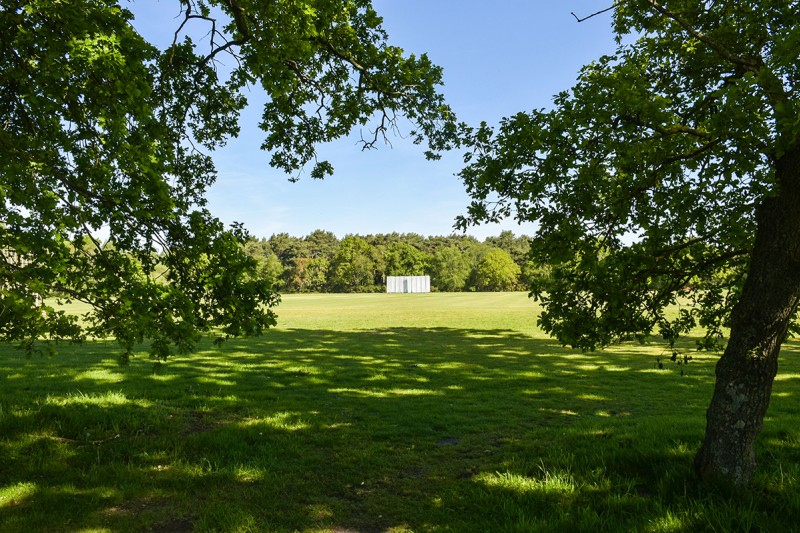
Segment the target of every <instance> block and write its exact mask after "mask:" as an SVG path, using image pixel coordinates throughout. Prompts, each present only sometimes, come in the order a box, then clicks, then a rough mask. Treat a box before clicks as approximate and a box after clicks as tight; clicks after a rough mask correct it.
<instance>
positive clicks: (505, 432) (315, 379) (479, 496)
mask: <svg viewBox="0 0 800 533" xmlns="http://www.w3.org/2000/svg"><path fill="white" fill-rule="evenodd" d="M278 311H279V315H280V318H279V322H280V325H279V327H278V328H276V329H274V330H270V331H269V332H268V333H267V334H266V335H265V336H263V337H261V338H256V339H244V340H233V341H229V342H227V343H225V344H223V345H222V347H220V348H215V347H213V346H212V345H211V344H210V343H209V344H207V345H204V346H202V347H201V349H200V350H199V352H198V353H196V354H194V355H192V356H187V357H181V358H175V359H171V360H170V361H169V362H167V363H166V364H154V363H153V362H152V361H151V360H149V359H148V358H147V357H146V356H145V355H141V356H140V357H136V358H134V359H133V360H132V361H131V363H130V365H129V366H127V367H119V366H118V365H117V363H116V356H117V350H116V347H115V345H114V344H113V343H110V342H91V343H87V344H84V345H81V346H77V347H75V346H69V345H65V346H62V347H61V348H60V351H59V353H58V354H57V355H55V356H44V355H34V356H32V357H31V358H25V357H24V355H22V354H20V353H19V352H16V351H15V350H13V349H12V348H10V347H7V346H0V531H9V532H18V531H23V532H36V531H48V532H49V531H178V532H180V531H314V532H323V531H335V532H377V531H393V532H406V531H459V532H461V531H476V532H478V531H481V532H483V531H520V532H522V531H526V532H527V531H559V532H560V531H587V532H588V531H592V532H595V531H652V532H668V531H670V532H671V531H715V532H723V531H764V532H766V531H792V530H795V531H796V530H798V529H797V528H798V527H800V526H798V522H797V519H798V517H800V467H799V466H798V462H800V461H799V460H800V415H798V413H797V401H798V394H800V364H798V356H797V349H798V346H797V345H796V344H795V343H791V342H790V343H788V345H787V347H786V348H785V350H784V354H783V359H782V368H781V371H780V374H779V376H778V379H777V381H776V383H775V388H774V393H773V402H772V405H771V407H770V411H769V413H768V418H767V420H766V423H765V429H764V432H763V434H762V437H761V440H760V444H759V446H760V448H759V459H760V470H759V475H758V477H757V479H756V482H755V485H754V488H753V490H752V491H751V492H750V493H748V494H744V495H741V494H740V495H727V494H722V493H718V492H714V491H711V490H709V489H704V488H702V487H698V486H697V485H696V483H695V481H694V479H693V476H692V473H691V468H690V464H691V459H692V456H693V453H694V452H695V451H696V448H697V446H698V444H699V441H700V439H701V437H702V433H703V428H704V423H705V421H704V413H705V408H706V406H707V404H708V401H709V399H710V395H711V392H712V387H713V365H714V360H715V358H714V357H713V356H711V355H698V354H694V353H693V354H692V355H693V356H694V359H693V360H692V362H691V363H689V364H688V365H685V366H678V365H675V364H673V363H668V364H667V365H666V366H665V368H664V369H662V370H659V369H658V368H657V365H656V358H657V357H663V356H664V355H665V350H664V349H663V347H661V346H659V345H658V344H655V343H654V344H652V345H648V346H639V345H622V346H618V347H615V348H613V349H609V350H606V351H602V352H596V353H590V354H583V353H580V352H576V351H572V350H569V349H566V348H562V347H560V346H559V345H558V344H557V343H556V342H554V341H552V340H550V339H548V338H547V337H546V336H544V335H543V334H542V333H541V332H540V331H538V330H537V329H536V328H535V315H536V307H535V304H534V303H533V302H531V301H530V300H528V299H527V297H526V296H525V295H524V294H521V293H504V294H420V295H415V294H411V295H387V294H365V295H289V296H285V297H284V301H283V303H282V304H281V306H280V308H279V310H278ZM691 345H692V344H691V342H690V341H689V340H687V343H686V346H685V348H686V349H689V348H690V347H691ZM681 371H683V372H681Z"/></svg>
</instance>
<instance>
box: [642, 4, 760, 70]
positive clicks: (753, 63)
mask: <svg viewBox="0 0 800 533" xmlns="http://www.w3.org/2000/svg"><path fill="white" fill-rule="evenodd" d="M647 2H648V3H649V4H650V5H651V6H653V9H655V10H656V11H658V12H659V13H661V14H662V15H664V16H665V17H667V18H669V19H672V20H674V21H675V22H677V23H678V24H679V25H680V26H681V27H682V28H683V29H684V30H686V32H687V33H689V35H691V36H692V37H694V38H695V39H697V40H698V41H700V42H701V43H703V44H705V45H707V46H708V47H709V48H711V49H712V50H714V51H715V52H716V53H717V54H719V55H720V56H722V57H723V58H725V59H727V60H728V61H730V62H731V63H734V64H736V65H740V66H742V67H744V68H746V69H747V70H750V71H752V72H754V73H758V72H759V71H760V70H761V65H762V61H761V58H746V57H741V56H739V55H737V54H735V53H733V52H732V51H730V50H729V49H728V48H726V47H725V46H724V45H723V44H722V43H721V42H719V41H717V40H716V39H714V38H712V37H710V36H709V35H707V34H705V33H703V32H702V31H700V30H698V29H697V28H695V27H694V26H693V25H692V24H691V23H690V22H689V21H688V20H686V18H684V17H683V16H681V15H679V14H678V13H675V12H674V11H670V10H669V9H667V8H666V7H664V6H663V5H661V4H660V3H659V2H658V0H647Z"/></svg>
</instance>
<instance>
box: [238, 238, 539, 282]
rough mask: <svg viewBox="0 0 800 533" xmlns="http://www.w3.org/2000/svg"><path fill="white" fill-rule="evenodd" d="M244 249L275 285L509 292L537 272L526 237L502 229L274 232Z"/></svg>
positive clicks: (249, 241) (262, 275)
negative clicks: (403, 279) (396, 282)
mask: <svg viewBox="0 0 800 533" xmlns="http://www.w3.org/2000/svg"><path fill="white" fill-rule="evenodd" d="M244 248H245V252H246V253H247V254H248V255H249V256H251V257H253V258H255V259H256V261H258V264H259V268H258V273H259V276H261V277H262V278H263V279H265V280H268V281H269V282H270V283H272V285H273V288H274V289H275V290H277V291H279V292H284V293H291V292H382V291H384V290H385V289H386V277H387V276H424V275H429V276H430V277H431V288H432V290H434V291H442V292H458V291H514V290H523V289H525V288H526V287H527V286H529V281H530V279H531V277H532V276H535V275H536V274H537V272H536V271H535V268H534V267H533V266H532V264H531V263H529V262H528V252H529V250H530V239H529V238H528V237H526V236H515V235H514V233H513V232H511V231H503V232H502V233H500V235H499V236H497V237H489V238H487V239H485V240H484V241H483V242H481V241H479V240H478V239H476V238H474V237H470V236H467V235H450V236H447V237H442V236H436V237H423V236H421V235H418V234H416V233H402V234H400V233H390V234H377V235H363V236H362V235H347V236H345V237H344V238H342V239H341V240H340V239H338V238H337V237H336V236H335V235H334V234H333V233H331V232H329V231H323V230H316V231H314V232H312V233H310V234H309V235H306V236H305V237H293V236H291V235H289V234H287V233H278V234H274V235H272V236H271V237H270V238H268V239H266V238H262V239H257V238H251V239H249V240H248V241H247V242H246V243H245V245H244Z"/></svg>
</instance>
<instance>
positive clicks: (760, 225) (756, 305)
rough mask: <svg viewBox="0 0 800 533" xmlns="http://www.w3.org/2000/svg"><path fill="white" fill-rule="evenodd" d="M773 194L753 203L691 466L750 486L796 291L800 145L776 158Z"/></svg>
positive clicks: (712, 477) (799, 289)
mask: <svg viewBox="0 0 800 533" xmlns="http://www.w3.org/2000/svg"><path fill="white" fill-rule="evenodd" d="M775 168H776V178H777V182H778V188H777V194H776V195H775V196H771V197H768V198H766V199H765V200H764V202H763V203H762V205H760V206H759V207H758V209H757V211H756V217H757V218H756V222H757V231H756V238H755V241H754V244H753V251H752V254H751V259H750V270H749V274H748V278H747V281H746V283H745V286H744V289H743V292H742V295H741V298H740V299H739V302H738V303H737V305H736V307H735V308H734V309H733V311H732V316H731V336H730V342H729V343H728V345H727V347H726V349H725V352H724V353H723V355H722V357H721V358H720V360H719V362H718V363H717V367H716V379H717V380H716V386H715V389H714V395H713V398H712V400H711V405H710V406H709V408H708V411H707V413H706V434H705V438H704V440H703V444H702V446H701V448H700V451H699V452H698V453H697V456H696V457H695V469H696V471H697V473H698V475H699V476H700V477H701V478H702V479H704V480H706V481H713V482H721V483H723V484H726V485H729V486H733V487H736V488H744V487H746V486H748V485H749V484H750V482H751V480H752V478H753V473H754V471H755V466H756V457H755V443H756V437H757V436H758V433H759V432H760V431H761V428H762V425H763V421H764V415H765V414H766V412H767V408H768V407H769V400H770V395H771V392H772V383H773V381H774V379H775V375H776V374H777V371H778V353H779V352H780V348H781V343H782V342H783V340H784V339H785V337H786V332H787V329H788V326H789V322H790V320H791V318H792V316H793V315H794V312H795V309H796V308H797V304H798V296H800V149H794V150H792V151H789V152H787V153H786V154H784V155H783V156H782V157H780V158H779V159H778V160H777V162H776V167H775Z"/></svg>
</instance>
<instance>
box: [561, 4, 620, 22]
mask: <svg viewBox="0 0 800 533" xmlns="http://www.w3.org/2000/svg"><path fill="white" fill-rule="evenodd" d="M627 2H628V0H620V1H619V2H615V3H614V5H612V6H611V7H607V8H605V9H601V10H600V11H596V12H594V13H592V14H591V15H587V16H585V17H583V18H580V17H578V15H576V14H575V12H574V11H570V12H569V14H570V15H572V16H573V17H575V20H576V21H578V22H583V21H585V20H589V19H590V18H594V17H596V16H598V15H602V14H603V13H607V12H609V11H611V10H612V9H616V8H618V7H619V6H621V5H622V4H625V3H627Z"/></svg>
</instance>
